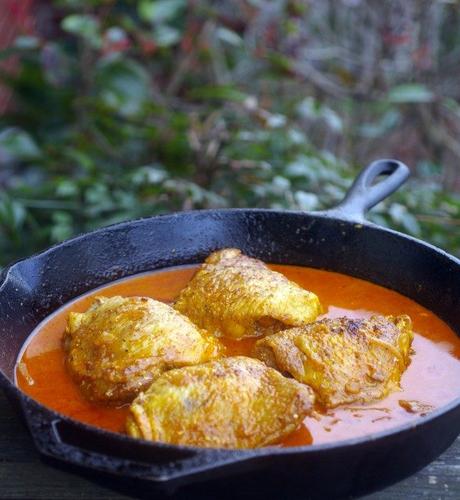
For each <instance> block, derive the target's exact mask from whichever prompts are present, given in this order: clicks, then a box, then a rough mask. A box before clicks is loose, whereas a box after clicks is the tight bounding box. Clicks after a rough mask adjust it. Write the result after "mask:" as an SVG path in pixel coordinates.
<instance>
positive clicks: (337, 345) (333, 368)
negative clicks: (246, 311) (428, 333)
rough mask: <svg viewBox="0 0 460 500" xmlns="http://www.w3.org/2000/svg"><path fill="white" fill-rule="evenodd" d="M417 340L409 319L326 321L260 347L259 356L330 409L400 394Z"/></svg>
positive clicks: (271, 338) (271, 339)
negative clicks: (414, 339) (295, 381)
mask: <svg viewBox="0 0 460 500" xmlns="http://www.w3.org/2000/svg"><path fill="white" fill-rule="evenodd" d="M412 339H413V333H412V324H411V320H410V318H409V317H408V316H396V317H393V316H386V317H385V316H373V317H372V318H370V319H350V318H338V319H323V320H321V321H317V322H315V323H311V324H309V325H306V326H302V327H299V328H292V329H289V330H285V331H283V332H280V333H277V334H274V335H271V336H268V337H266V338H264V339H262V340H259V341H257V342H256V345H255V348H254V353H253V354H254V355H255V356H256V357H258V358H259V359H261V360H263V361H264V362H265V363H266V364H267V365H268V366H272V367H274V368H277V369H278V370H280V371H281V372H283V373H287V374H289V375H291V376H293V377H294V378H295V379H296V380H298V381H299V382H303V383H305V384H308V385H309V386H310V387H312V388H313V389H314V390H315V392H316V396H317V399H318V401H320V402H321V403H322V404H324V405H325V406H327V407H334V406H337V405H340V404H343V403H351V402H363V403H364V402H368V401H372V400H375V399H380V398H383V397H385V396H386V395H388V393H389V392H391V391H394V390H397V389H399V382H400V379H401V375H402V373H403V372H404V370H405V369H406V368H407V366H408V364H409V362H410V361H409V351H410V346H411V343H412Z"/></svg>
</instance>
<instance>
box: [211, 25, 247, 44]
mask: <svg viewBox="0 0 460 500" xmlns="http://www.w3.org/2000/svg"><path fill="white" fill-rule="evenodd" d="M217 37H218V38H219V40H222V41H223V42H226V43H228V44H229V45H233V46H234V47H240V46H241V45H243V40H242V38H241V37H240V35H238V33H235V32H234V31H232V30H229V29H228V28H224V27H220V28H217Z"/></svg>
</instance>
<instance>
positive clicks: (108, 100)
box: [96, 58, 150, 117]
mask: <svg viewBox="0 0 460 500" xmlns="http://www.w3.org/2000/svg"><path fill="white" fill-rule="evenodd" d="M96 75H97V76H96V87H97V93H98V96H99V97H100V99H101V100H102V102H103V103H104V104H105V105H106V106H107V107H109V108H110V109H112V110H113V111H116V112H118V113H119V114H121V115H122V116H126V117H133V116H136V115H139V114H142V112H143V110H144V108H145V107H146V105H147V104H148V102H149V100H150V89H149V80H150V79H149V75H148V73H147V71H146V70H145V68H144V67H143V66H141V65H140V64H138V63H137V62H135V61H133V60H131V59H121V58H117V59H110V60H104V61H103V62H101V63H100V64H99V67H98V68H97V74H96Z"/></svg>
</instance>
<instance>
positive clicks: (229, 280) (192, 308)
mask: <svg viewBox="0 0 460 500" xmlns="http://www.w3.org/2000/svg"><path fill="white" fill-rule="evenodd" d="M174 307H175V308H176V309H177V310H178V311H179V312H181V313H182V314H185V315H186V316H188V317H189V318H190V319H191V320H192V321H193V322H194V323H195V324H197V325H199V326H200V327H202V328H205V329H206V330H208V331H209V332H212V333H214V334H215V335H217V336H224V337H231V338H235V339H240V338H243V337H254V336H261V335H266V334H269V333H274V332H277V331H280V330H283V329H285V328H286V327H288V326H300V325H304V324H307V323H309V322H311V321H313V320H314V319H315V318H316V317H317V316H318V314H320V312H321V305H320V303H319V300H318V297H317V296H316V295H315V294H313V293H311V292H309V291H307V290H304V289H303V288H301V287H300V286H298V285H297V284H296V283H293V282H291V281H289V280H288V279H287V278H286V277H285V276H283V275H282V274H280V273H277V272H275V271H272V270H270V269H269V268H268V267H267V266H266V265H265V264H264V263H263V262H261V261H260V260H257V259H252V258H250V257H247V256H245V255H243V254H242V253H241V251H240V250H237V249H234V248H227V249H225V250H220V251H218V252H214V253H212V254H211V255H210V256H209V257H208V258H207V259H206V261H205V263H204V264H203V265H202V267H201V269H200V270H199V271H198V272H197V273H196V275H195V276H194V277H193V278H192V280H191V281H190V283H189V284H188V286H187V287H186V288H185V289H184V290H182V292H181V293H180V295H179V297H178V299H177V301H176V303H175V305H174Z"/></svg>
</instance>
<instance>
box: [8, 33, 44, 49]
mask: <svg viewBox="0 0 460 500" xmlns="http://www.w3.org/2000/svg"><path fill="white" fill-rule="evenodd" d="M39 46H40V40H39V39H38V38H37V37H36V36H27V35H22V36H18V37H17V38H16V39H15V41H14V47H15V48H17V49H22V50H27V49H29V50H30V49H37V48H38V47H39Z"/></svg>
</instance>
